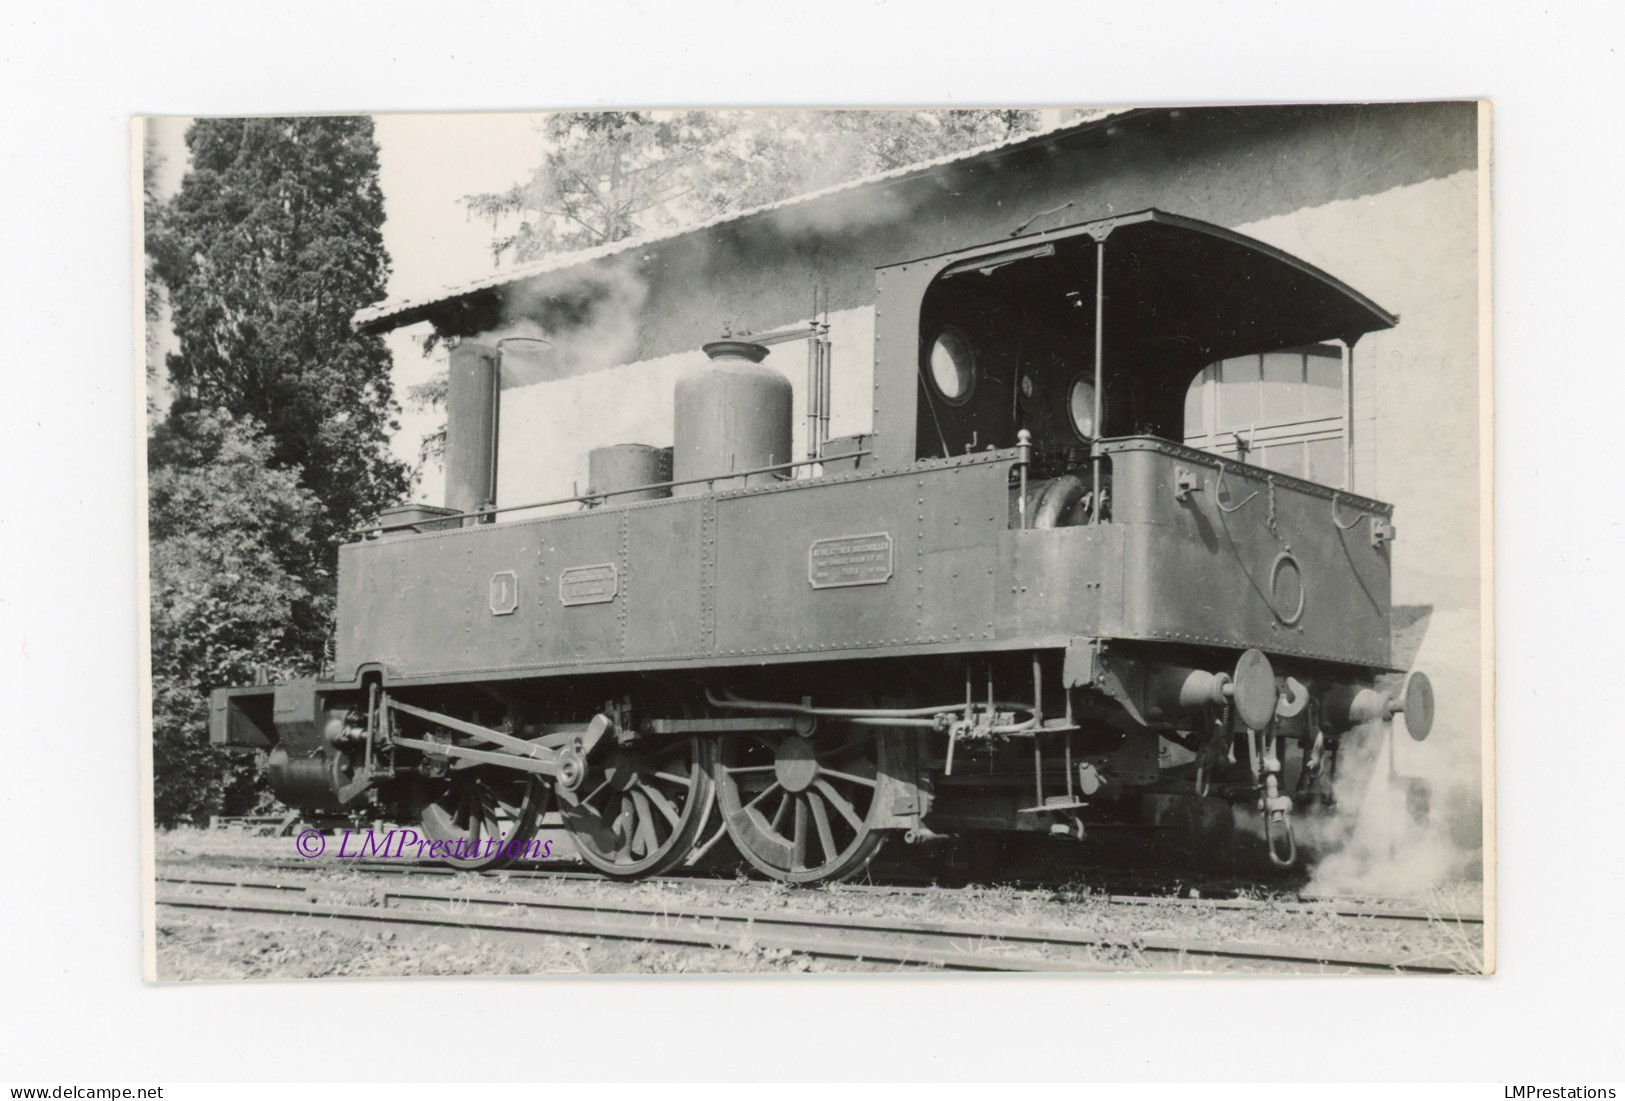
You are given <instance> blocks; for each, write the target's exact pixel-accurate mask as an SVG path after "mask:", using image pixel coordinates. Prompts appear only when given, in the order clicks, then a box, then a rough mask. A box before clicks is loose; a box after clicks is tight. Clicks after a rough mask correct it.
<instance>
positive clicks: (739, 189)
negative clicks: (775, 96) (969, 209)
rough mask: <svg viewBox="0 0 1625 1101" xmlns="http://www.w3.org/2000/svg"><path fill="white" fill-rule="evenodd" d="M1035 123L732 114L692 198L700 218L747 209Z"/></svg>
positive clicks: (932, 114)
mask: <svg viewBox="0 0 1625 1101" xmlns="http://www.w3.org/2000/svg"><path fill="white" fill-rule="evenodd" d="M1037 128H1038V112H1037V111H1021V110H1000V111H993V110H961V111H914V110H883V111H761V112H748V113H740V114H739V115H737V116H736V125H735V127H734V129H733V132H732V134H731V135H730V138H731V140H729V141H725V142H723V143H721V144H719V145H718V147H717V148H716V149H715V150H714V151H713V153H712V156H711V159H710V164H709V165H708V170H707V173H706V179H705V181H704V183H703V184H702V185H701V186H700V187H699V188H698V189H697V194H696V196H695V199H694V202H695V205H696V206H697V207H698V208H699V209H700V210H701V211H702V212H703V214H704V216H707V217H711V216H717V215H723V214H728V213H731V212H733V211H738V210H747V209H750V208H752V207H757V206H765V205H767V204H768V203H775V202H779V201H781V200H783V199H788V198H791V197H792V196H795V195H800V194H805V193H806V192H809V191H817V190H820V189H822V188H825V187H831V186H834V185H835V184H839V183H844V182H846V181H848V180H854V179H858V178H861V177H863V176H870V175H873V174H875V173H877V172H888V171H891V170H892V169H896V168H903V167H906V166H907V165H911V164H918V163H920V162H921V161H927V160H931V159H932V158H934V157H941V156H946V155H948V154H950V153H962V152H964V151H966V150H968V149H974V148H976V147H977V146H981V145H989V144H991V143H993V142H997V141H1003V140H1005V139H1007V138H1011V137H1015V136H1016V135H1018V134H1022V133H1027V132H1030V131H1033V130H1036V129H1037Z"/></svg>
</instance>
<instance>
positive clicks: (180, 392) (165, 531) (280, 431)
mask: <svg viewBox="0 0 1625 1101" xmlns="http://www.w3.org/2000/svg"><path fill="white" fill-rule="evenodd" d="M372 133H373V131H372V121H371V120H370V119H367V118H302V119H204V120H199V121H198V122H196V123H194V124H193V125H192V127H191V128H190V129H189V130H188V131H187V135H186V142H187V146H188V148H189V150H190V151H191V165H190V169H189V171H188V172H187V174H186V176H185V177H184V179H183V180H182V181H181V186H180V190H179V192H178V193H177V194H176V195H175V196H174V198H173V199H172V200H170V201H169V202H168V203H165V204H162V205H161V206H157V205H154V206H152V207H149V215H150V216H149V217H148V218H147V219H145V225H144V229H145V230H146V235H147V247H148V252H149V259H150V261H151V265H150V271H151V277H152V278H154V279H156V280H158V281H160V282H161V283H162V284H163V286H164V289H165V290H166V291H167V292H168V301H169V304H170V308H171V313H172V319H173V325H174V329H175V336H176V338H177V341H178V343H179V351H178V352H177V353H175V354H172V355H170V356H168V357H167V359H166V368H167V374H168V382H169V386H170V391H171V394H172V395H173V400H172V401H171V402H170V404H169V407H168V409H167V412H166V413H165V414H164V416H163V417H162V419H161V420H159V421H157V422H156V423H155V424H154V426H153V427H152V428H151V429H150V431H149V437H148V493H149V513H148V519H149V527H150V531H149V550H150V554H151V563H150V565H151V605H152V678H153V734H154V743H153V751H154V780H155V792H154V795H155V804H156V808H157V820H158V823H159V824H160V825H168V824H173V823H175V822H178V821H182V820H187V819H196V818H198V817H201V816H203V815H206V814H208V813H212V812H214V811H216V810H219V809H222V808H224V809H227V810H232V811H237V812H242V811H246V810H251V809H253V805H254V803H255V801H256V800H258V799H260V798H262V793H261V791H260V789H259V781H258V780H257V778H256V777H255V770H254V769H253V768H252V765H251V763H249V762H244V761H242V760H241V759H233V758H228V757H227V756H226V755H225V754H223V753H220V752H218V751H215V750H213V749H211V748H210V747H209V746H208V745H207V743H206V739H205V732H206V729H207V718H208V714H207V694H208V692H209V690H210V689H212V688H217V687H221V686H224V685H231V684H243V683H249V682H251V681H252V680H253V679H254V677H255V672H256V670H257V669H261V668H264V669H266V670H268V671H269V672H270V673H271V675H272V676H273V677H274V678H276V679H282V678H286V677H291V676H297V675H308V674H312V673H316V672H318V671H319V666H320V662H321V658H322V655H323V649H324V643H325V641H326V639H327V637H328V636H329V634H330V623H331V617H332V608H333V595H334V594H333V589H334V584H333V582H334V574H335V566H336V558H337V541H336V539H335V538H334V537H335V536H336V535H339V534H341V533H343V532H346V531H349V530H351V529H353V528H355V527H358V526H361V525H362V524H364V523H366V522H367V521H368V520H370V518H371V517H373V516H374V515H376V513H377V511H378V510H379V509H380V508H382V507H383V506H386V505H389V504H393V503H395V502H396V501H398V500H399V499H400V498H401V496H402V495H403V494H404V492H405V491H406V489H407V487H408V484H409V478H408V472H407V468H406V467H405V465H404V464H402V463H399V462H397V461H396V460H395V459H394V458H392V457H391V455H390V453H389V433H390V432H391V431H392V430H393V429H394V428H395V427H396V426H395V422H394V414H395V411H396V407H395V402H394V394H393V390H392V386H391V382H390V368H391V362H390V356H389V353H388V351H387V349H386V348H385V347H384V344H383V342H382V340H380V339H379V338H377V337H363V336H358V335H357V334H355V333H354V332H353V331H352V330H351V328H350V318H351V317H352V316H353V315H354V313H355V311H356V310H357V309H359V308H360V307H362V306H365V305H368V304H370V303H372V302H375V301H377V300H378V299H380V298H382V297H383V294H384V283H385V279H386V277H387V275H388V270H389V262H388V257H387V255H386V254H385V251H384V247H383V237H382V233H381V226H382V224H383V218H384V212H383V197H382V193H381V191H380V190H379V186H378V150H377V147H376V145H375V144H374V142H373V138H372ZM148 178H149V182H150V172H149V174H148ZM148 198H149V202H151V201H152V199H153V198H154V196H152V194H151V193H150V191H149V194H148Z"/></svg>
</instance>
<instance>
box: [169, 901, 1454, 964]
mask: <svg viewBox="0 0 1625 1101" xmlns="http://www.w3.org/2000/svg"><path fill="white" fill-rule="evenodd" d="M252 886H255V887H271V886H273V885H270V884H254V885H252ZM379 901H380V903H381V904H382V905H381V906H348V905H344V904H334V903H314V902H306V903H291V902H289V903H284V902H283V901H281V900H276V901H271V900H261V899H257V898H251V899H243V898H235V897H231V896H220V895H216V896H213V897H207V896H200V895H169V896H164V897H160V898H159V899H158V903H159V904H160V905H168V906H179V907H190V908H201V909H218V910H231V911H247V912H255V913H281V914H288V915H292V916H309V917H346V918H352V919H356V920H363V921H404V922H407V923H409V924H434V925H448V926H457V927H467V928H482V929H484V928H491V929H501V930H505V931H512V932H533V933H540V934H553V935H565V936H588V937H607V938H610V939H620V940H639V941H655V942H661V943H681V944H689V945H695V944H703V945H707V946H712V947H717V946H722V947H731V946H732V945H729V944H727V943H726V942H725V941H724V942H723V943H721V944H720V945H719V937H720V935H721V934H722V933H723V932H724V931H725V930H734V931H737V932H738V933H740V934H741V935H742V936H744V937H747V938H748V939H749V940H750V942H751V943H753V944H758V945H763V946H770V947H775V948H784V949H787V950H790V951H798V952H804V953H806V954H810V955H825V956H838V957H841V958H847V959H869V960H888V961H891V962H899V963H930V964H932V965H934V966H942V967H950V968H954V969H961V970H963V969H969V970H998V971H1122V970H1127V969H1128V968H1124V967H1121V966H1114V965H1111V964H1106V963H1101V962H1099V961H1096V960H1079V959H1076V958H1067V957H1049V956H1039V957H1010V956H999V955H992V954H988V953H978V952H967V951H964V950H963V949H960V948H957V947H952V946H953V945H957V944H960V943H963V942H974V943H982V944H998V945H1009V946H1023V947H1028V946H1030V947H1035V948H1038V949H1039V950H1040V951H1042V950H1044V949H1061V950H1076V949H1088V950H1091V951H1097V952H1098V951H1102V950H1104V951H1108V952H1123V953H1127V954H1129V955H1131V956H1135V957H1140V958H1144V957H1147V956H1156V957H1161V958H1164V959H1166V958H1169V957H1172V958H1174V959H1175V960H1177V961H1179V962H1180V963H1187V962H1190V961H1193V960H1225V961H1231V962H1247V963H1288V964H1308V965H1313V966H1320V967H1331V968H1336V969H1339V970H1346V971H1382V972H1422V973H1429V974H1452V973H1456V972H1457V970H1458V969H1457V968H1455V967H1453V966H1449V965H1445V964H1430V963H1427V962H1425V957H1412V958H1397V957H1392V956H1384V955H1380V954H1377V953H1370V952H1358V951H1337V952H1326V951H1318V950H1311V949H1300V948H1297V947H1294V946H1290V945H1278V944H1260V943H1252V942H1230V943H1226V944H1222V945H1215V944H1212V943H1208V942H1204V941H1199V940H1194V939H1191V938H1182V937H1169V936H1161V935H1145V936H1138V937H1134V938H1131V939H1116V938H1110V937H1100V936H1095V935H1091V934H1087V933H1082V932H1080V931H1078V930H1072V929H1065V928H1059V927H1050V928H1044V927H1010V926H1005V925H1000V924H993V923H987V922H964V921H904V920H875V919H864V918H851V917H845V916H841V915H834V914H815V913H794V914H792V913H788V912H785V911H776V912H769V911H749V910H734V909H723V908H718V907H708V906H679V907H673V906H671V905H670V904H665V903H661V904H655V903H637V902H627V901H624V900H617V901H616V902H615V903H613V904H610V905H605V904H604V902H603V901H602V900H597V899H591V898H583V897H576V898H571V897H551V898H522V897H515V896H512V895H481V894H463V893H458V894H430V893H427V892H421V891H388V892H385V893H383V894H382V896H381V897H380V899H379ZM392 901H394V902H402V901H404V902H412V903H417V904H419V906H417V907H411V908H407V909H401V908H399V907H391V906H390V903H391V902H392ZM430 906H444V907H447V908H448V909H444V910H442V909H430V908H428V907H430ZM471 906H472V907H483V908H491V907H496V908H499V909H501V910H502V911H504V912H506V913H508V914H509V915H510V916H509V917H506V918H502V919H500V920H497V919H492V920H496V924H494V925H493V924H491V922H490V921H488V920H487V919H485V918H480V917H477V916H475V915H473V914H471V913H470V912H469V911H468V909H467V908H468V907H471ZM515 912H518V913H525V914H530V915H533V916H537V917H545V918H546V923H545V924H540V923H532V922H522V921H516V920H514V919H513V918H512V916H511V915H512V914H514V913H515ZM401 914H410V915H418V917H417V918H416V919H414V918H410V917H399V916H384V915H401ZM586 915H591V916H590V917H588V916H586ZM674 922H675V923H679V924H676V925H674V924H672V923H674ZM707 923H708V924H707ZM775 930H776V932H775ZM854 934H857V935H859V936H862V935H869V936H879V937H882V938H897V937H902V938H914V939H915V940H916V941H917V942H923V943H914V944H903V945H898V944H897V943H896V942H895V941H888V940H882V941H879V942H877V941H874V940H860V939H855V938H854ZM932 942H947V943H948V945H950V947H948V948H946V949H935V948H932V947H931V945H932ZM899 952H901V953H902V954H901V955H900V954H897V953H899ZM950 960H952V961H955V962H949V961H950Z"/></svg>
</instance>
